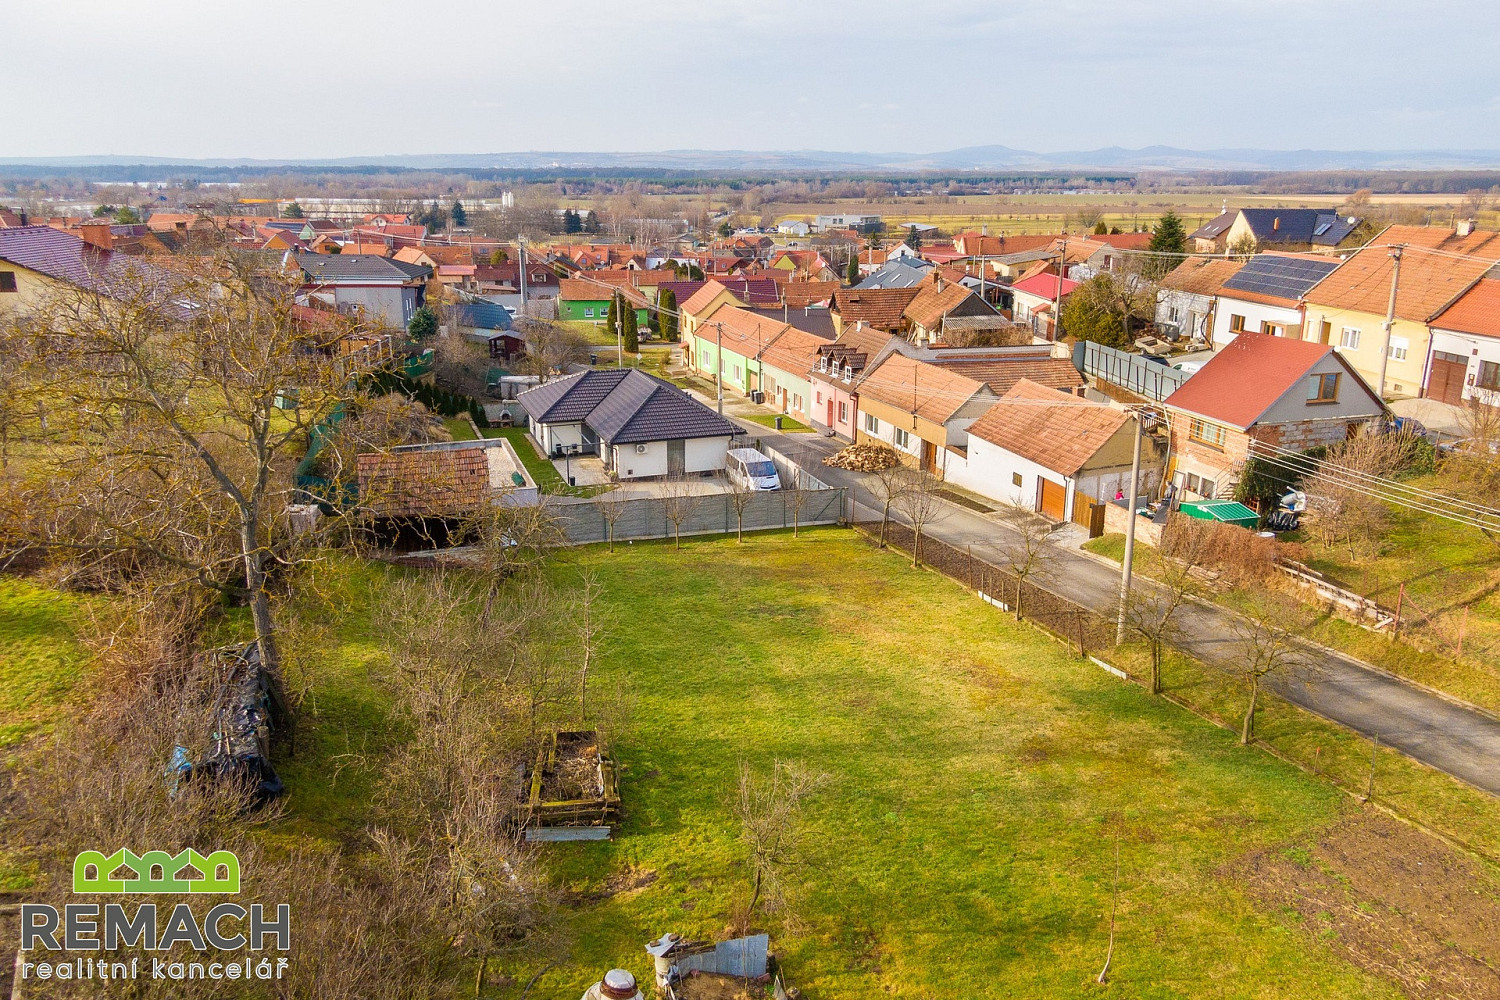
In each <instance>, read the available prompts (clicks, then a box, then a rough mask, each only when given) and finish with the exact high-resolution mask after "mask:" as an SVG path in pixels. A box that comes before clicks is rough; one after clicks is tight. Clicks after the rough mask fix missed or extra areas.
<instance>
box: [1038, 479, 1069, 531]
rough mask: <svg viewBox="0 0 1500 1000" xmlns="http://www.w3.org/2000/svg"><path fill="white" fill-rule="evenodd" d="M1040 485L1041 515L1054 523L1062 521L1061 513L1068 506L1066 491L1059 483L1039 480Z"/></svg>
mask: <svg viewBox="0 0 1500 1000" xmlns="http://www.w3.org/2000/svg"><path fill="white" fill-rule="evenodd" d="M1041 483H1042V513H1043V514H1046V515H1047V516H1048V517H1050V518H1052V519H1053V520H1054V521H1061V520H1062V519H1063V511H1064V510H1066V509H1067V506H1068V491H1067V490H1066V489H1064V488H1063V486H1062V484H1061V483H1054V482H1053V481H1052V480H1050V479H1043V480H1041Z"/></svg>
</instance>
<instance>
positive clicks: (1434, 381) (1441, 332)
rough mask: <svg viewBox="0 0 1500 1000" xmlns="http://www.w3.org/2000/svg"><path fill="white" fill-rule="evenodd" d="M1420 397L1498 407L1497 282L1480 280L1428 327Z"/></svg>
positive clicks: (1499, 312)
mask: <svg viewBox="0 0 1500 1000" xmlns="http://www.w3.org/2000/svg"><path fill="white" fill-rule="evenodd" d="M1431 327H1432V345H1431V347H1430V348H1429V352H1430V353H1429V354H1428V358H1427V373H1426V378H1425V379H1424V381H1423V392H1422V395H1424V396H1426V397H1428V398H1429V399H1436V400H1439V401H1440V402H1444V403H1453V404H1455V405H1457V404H1462V403H1464V402H1465V401H1467V400H1470V399H1477V400H1479V401H1480V402H1481V403H1485V404H1486V405H1489V406H1500V278H1481V279H1479V281H1478V283H1477V284H1475V285H1474V286H1473V287H1472V288H1470V289H1469V290H1468V291H1467V292H1465V293H1464V294H1462V295H1460V296H1459V297H1458V298H1457V299H1456V300H1455V301H1454V302H1453V304H1452V305H1450V306H1449V307H1448V308H1446V309H1444V310H1443V311H1442V312H1441V313H1439V314H1438V315H1437V316H1436V317H1434V318H1433V320H1432V323H1431Z"/></svg>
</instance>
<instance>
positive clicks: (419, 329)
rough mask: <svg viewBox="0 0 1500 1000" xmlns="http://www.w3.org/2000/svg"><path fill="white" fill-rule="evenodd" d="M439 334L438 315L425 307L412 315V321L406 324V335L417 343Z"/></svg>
mask: <svg viewBox="0 0 1500 1000" xmlns="http://www.w3.org/2000/svg"><path fill="white" fill-rule="evenodd" d="M437 332H438V321H437V313H435V312H433V311H432V310H431V309H429V308H428V307H427V306H423V307H422V308H420V309H418V310H417V311H416V312H414V313H412V314H411V320H410V322H408V323H407V324H406V334H407V336H409V337H411V339H412V340H415V341H418V342H420V341H423V340H426V339H428V338H429V337H431V336H432V335H433V334H435V333H437Z"/></svg>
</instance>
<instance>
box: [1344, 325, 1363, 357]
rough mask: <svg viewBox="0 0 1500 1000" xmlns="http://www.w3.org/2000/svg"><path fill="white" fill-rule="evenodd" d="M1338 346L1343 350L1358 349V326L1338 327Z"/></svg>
mask: <svg viewBox="0 0 1500 1000" xmlns="http://www.w3.org/2000/svg"><path fill="white" fill-rule="evenodd" d="M1339 348H1340V349H1341V350H1345V351H1357V350H1359V328H1358V327H1353V326H1346V327H1341V328H1340V329H1339Z"/></svg>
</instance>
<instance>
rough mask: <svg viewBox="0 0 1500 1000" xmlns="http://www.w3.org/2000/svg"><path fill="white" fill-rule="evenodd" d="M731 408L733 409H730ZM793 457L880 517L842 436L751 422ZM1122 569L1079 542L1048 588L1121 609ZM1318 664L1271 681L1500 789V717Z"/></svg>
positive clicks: (1219, 645)
mask: <svg viewBox="0 0 1500 1000" xmlns="http://www.w3.org/2000/svg"><path fill="white" fill-rule="evenodd" d="M728 415H729V416H731V417H732V416H733V414H732V413H730V414H728ZM744 426H745V427H746V428H747V430H748V431H749V433H750V435H751V436H752V437H759V438H762V439H764V440H765V442H766V443H767V444H769V445H771V446H772V447H774V448H778V449H779V450H781V451H783V452H784V453H785V454H787V455H788V456H789V457H793V458H796V457H797V456H799V455H802V456H805V457H806V461H804V462H803V464H804V466H805V467H806V468H807V469H808V470H809V471H812V472H813V474H814V475H816V476H818V478H820V479H823V480H824V481H825V482H828V483H830V484H832V485H835V486H847V487H850V488H851V489H852V491H853V493H854V495H855V498H856V502H857V503H859V504H860V506H861V507H864V508H865V509H866V511H868V512H869V513H870V514H871V515H872V516H873V517H879V508H878V507H875V508H874V509H873V510H872V509H871V508H870V504H871V503H872V502H873V500H872V498H871V495H870V493H869V491H868V490H867V489H865V488H864V486H863V480H864V478H865V477H864V476H863V475H861V474H859V473H852V472H846V471H844V470H842V469H834V468H830V467H827V466H822V465H821V460H822V458H823V457H824V456H827V455H831V454H832V453H833V452H835V451H837V450H838V449H839V448H840V447H841V446H842V444H841V443H840V442H838V441H835V440H832V439H830V438H825V437H822V436H821V435H816V434H779V433H777V432H776V431H772V430H768V429H766V428H765V427H761V426H758V425H754V424H745V425H744ZM944 506H945V507H946V511H945V513H944V515H943V517H942V518H941V519H940V520H939V521H937V522H935V523H933V524H932V525H930V526H929V527H928V528H927V529H926V531H927V532H929V533H930V534H931V535H933V536H934V537H936V538H939V539H941V540H943V541H945V542H947V543H949V544H950V545H954V546H956V547H958V548H964V547H966V546H973V550H974V553H975V554H976V555H981V556H988V557H990V559H991V561H996V562H998V561H1000V559H999V556H1000V545H1001V543H1002V541H1003V540H1004V538H1005V537H1006V535H1005V533H1006V532H1008V531H1009V530H1010V529H1009V528H1007V527H1006V526H1005V525H1004V524H1003V523H1002V522H1000V521H999V520H998V519H996V518H995V517H994V516H993V515H984V514H980V513H978V512H975V511H971V510H968V509H966V508H963V507H959V506H958V505H956V504H948V503H945V505H944ZM1119 580H1120V574H1119V569H1118V568H1117V567H1115V566H1113V565H1110V564H1106V563H1103V562H1100V561H1098V560H1096V559H1095V558H1093V557H1092V556H1090V555H1086V554H1084V553H1082V552H1080V551H1078V550H1076V549H1071V548H1064V549H1062V550H1061V551H1060V552H1059V553H1058V555H1057V557H1056V558H1055V559H1053V560H1052V565H1051V567H1050V572H1049V576H1048V578H1047V579H1045V580H1043V581H1041V582H1042V583H1043V585H1044V586H1046V587H1047V588H1048V589H1051V590H1053V591H1055V592H1057V593H1059V594H1062V595H1063V596H1065V597H1068V598H1070V599H1072V600H1074V601H1076V602H1078V603H1079V604H1082V605H1085V606H1086V607H1089V608H1091V609H1093V610H1095V611H1099V612H1102V613H1104V614H1106V615H1109V616H1110V617H1113V616H1114V614H1115V609H1116V608H1117V607H1118V604H1117V602H1118V595H1119ZM1234 621H1235V616H1234V614H1233V613H1232V612H1230V611H1227V610H1225V609H1222V608H1218V607H1214V606H1203V605H1191V606H1189V607H1188V608H1187V609H1186V610H1185V611H1184V613H1183V615H1182V618H1181V624H1182V630H1183V633H1184V635H1183V639H1182V641H1181V642H1180V645H1181V646H1182V648H1183V649H1184V650H1185V651H1186V652H1188V653H1191V654H1192V655H1194V656H1196V657H1198V658H1199V659H1201V660H1203V661H1204V662H1206V663H1213V662H1215V661H1216V660H1218V659H1221V658H1223V657H1224V656H1226V655H1229V650H1230V649H1231V648H1232V644H1233V643H1234V641H1235V640H1234V635H1235V633H1234V627H1233V623H1234ZM1307 655H1308V658H1309V659H1310V660H1311V661H1312V663H1313V667H1314V669H1313V670H1311V671H1309V676H1308V677H1306V678H1304V679H1301V680H1278V681H1276V682H1275V683H1273V684H1271V685H1269V686H1270V687H1271V689H1272V690H1274V691H1276V693H1277V694H1279V695H1281V696H1282V697H1283V698H1285V699H1286V700H1288V701H1290V702H1292V703H1293V704H1295V705H1299V706H1301V707H1302V708H1305V709H1307V710H1308V711H1310V712H1314V713H1316V714H1318V715H1321V716H1323V717H1324V718H1327V719H1330V720H1332V721H1334V722H1337V723H1339V724H1341V725H1344V726H1347V727H1349V728H1350V729H1353V730H1355V731H1357V732H1359V733H1362V734H1363V735H1365V736H1367V737H1375V736H1378V737H1379V738H1380V741H1381V743H1382V744H1385V745H1386V746H1392V747H1395V748H1397V749H1398V750H1401V751H1402V752H1403V753H1405V754H1407V755H1408V756H1410V757H1412V758H1414V759H1416V760H1419V761H1421V762H1422V763H1424V764H1428V765H1430V766H1432V767H1434V768H1437V769H1438V770H1440V771H1445V772H1447V773H1448V774H1451V775H1453V776H1455V777H1457V778H1461V779H1463V780H1464V781H1467V782H1469V783H1470V784H1472V785H1474V786H1476V787H1478V788H1482V789H1484V790H1485V791H1487V792H1490V793H1491V794H1493V795H1500V720H1497V719H1495V718H1494V717H1492V716H1489V715H1486V714H1484V713H1483V712H1479V711H1477V710H1475V709H1473V708H1470V707H1467V706H1465V705H1463V704H1460V703H1456V702H1454V701H1449V700H1448V699H1446V698H1442V697H1440V696H1438V695H1435V694H1433V693H1431V692H1429V691H1426V690H1424V689H1422V688H1419V687H1416V686H1414V685H1411V684H1407V683H1405V682H1403V681H1401V680H1400V679H1398V678H1396V677H1393V676H1392V675H1390V674H1387V673H1385V672H1384V671H1381V670H1378V669H1376V668H1374V667H1372V666H1370V665H1369V664H1367V663H1363V662H1361V661H1359V660H1356V659H1354V658H1352V657H1348V656H1344V655H1342V654H1339V653H1335V652H1332V651H1330V650H1327V649H1323V648H1321V647H1315V646H1308V647H1307Z"/></svg>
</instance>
